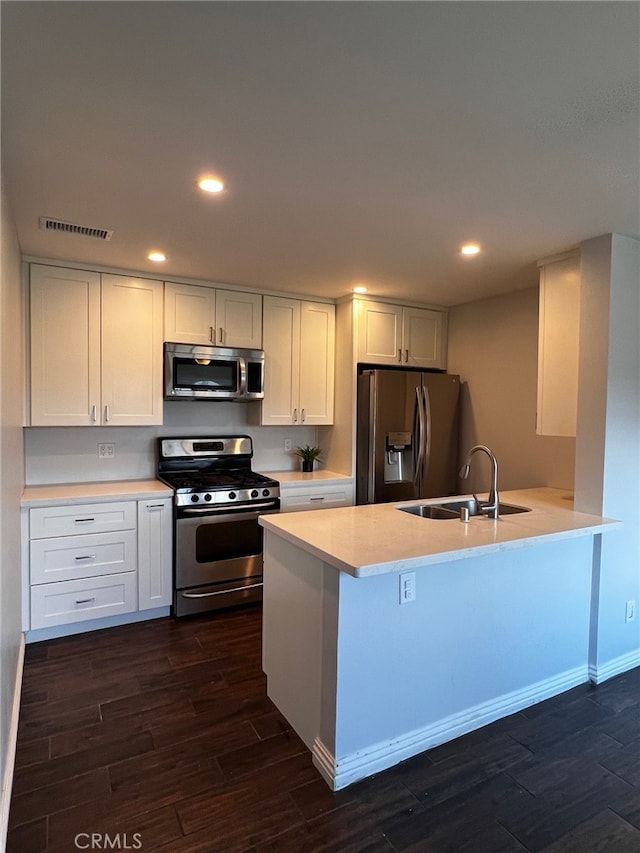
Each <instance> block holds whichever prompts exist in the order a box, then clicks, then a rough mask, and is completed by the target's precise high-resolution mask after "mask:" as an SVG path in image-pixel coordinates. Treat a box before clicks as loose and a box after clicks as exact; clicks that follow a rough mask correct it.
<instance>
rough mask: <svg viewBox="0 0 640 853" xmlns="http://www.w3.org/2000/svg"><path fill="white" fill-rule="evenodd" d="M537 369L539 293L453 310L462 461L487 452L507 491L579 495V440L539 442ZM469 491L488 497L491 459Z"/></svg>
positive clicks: (480, 464)
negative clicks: (540, 489)
mask: <svg viewBox="0 0 640 853" xmlns="http://www.w3.org/2000/svg"><path fill="white" fill-rule="evenodd" d="M537 364H538V288H537V287H534V288H528V289H526V290H519V291H516V292H514V293H508V294H505V295H503V296H495V297H492V298H490V299H482V300H478V301H476V302H468V303H466V304H464V305H459V306H456V307H454V308H451V309H450V313H449V363H448V372H449V373H459V374H460V376H461V379H462V382H463V383H464V384H463V388H462V424H463V427H462V435H461V442H460V445H461V455H462V457H464V455H465V454H466V452H467V450H468V449H469V448H470V447H472V446H473V445H474V444H486V445H488V446H489V447H490V448H491V450H493V452H494V453H495V454H496V456H497V458H498V462H499V486H500V487H501V488H503V489H516V488H527V487H533V486H553V487H556V488H561V489H570V490H573V483H574V454H575V439H573V438H556V437H550V436H540V435H536V396H537V369H538V368H537ZM481 459H482V461H481ZM474 468H475V470H476V471H477V472H478V471H479V473H480V476H479V477H478V476H475V477H474V473H473V469H474ZM483 468H484V470H483ZM468 483H469V485H466V484H464V486H463V489H464V491H468V490H471V489H473V488H476V489H478V490H479V491H480V492H485V491H487V490H488V488H489V486H488V467H487V465H486V463H485V461H484V457H477V456H476V459H475V460H474V465H473V466H472V473H471V476H470V479H469V481H468Z"/></svg>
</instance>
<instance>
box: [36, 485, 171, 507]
mask: <svg viewBox="0 0 640 853" xmlns="http://www.w3.org/2000/svg"><path fill="white" fill-rule="evenodd" d="M172 495H173V489H170V488H169V486H165V485H164V483H161V482H160V481H159V480H113V481H111V482H106V483H105V482H100V483H56V484H53V485H49V486H25V488H24V491H23V492H22V498H21V500H20V505H21V506H23V507H29V508H31V507H41V506H57V505H60V504H68V503H70V502H72V501H82V502H83V503H84V502H85V501H90V502H91V503H105V502H106V501H113V500H121V499H123V498H124V499H129V500H146V499H147V498H161V497H162V498H170V497H171V496H172Z"/></svg>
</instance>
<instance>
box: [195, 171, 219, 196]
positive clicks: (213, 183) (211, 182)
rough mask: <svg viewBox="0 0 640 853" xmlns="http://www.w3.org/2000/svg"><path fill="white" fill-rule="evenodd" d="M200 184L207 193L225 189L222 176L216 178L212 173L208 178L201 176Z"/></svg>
mask: <svg viewBox="0 0 640 853" xmlns="http://www.w3.org/2000/svg"><path fill="white" fill-rule="evenodd" d="M198 186H199V187H200V189H201V190H203V191H204V192H206V193H221V192H222V190H223V189H224V184H223V182H222V181H221V180H220V178H214V177H212V176H211V175H209V176H208V177H206V178H200V180H199V181H198Z"/></svg>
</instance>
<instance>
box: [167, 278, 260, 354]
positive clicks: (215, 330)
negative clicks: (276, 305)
mask: <svg viewBox="0 0 640 853" xmlns="http://www.w3.org/2000/svg"><path fill="white" fill-rule="evenodd" d="M164 339H165V340H166V341H174V342H175V343H182V344H215V345H217V346H229V347H243V348H244V347H246V348H249V349H260V348H261V347H262V296H261V295H260V294H259V293H244V292H242V291H234V290H217V289H216V288H213V287H204V286H202V287H201V286H199V285H191V284H174V283H172V282H165V286H164Z"/></svg>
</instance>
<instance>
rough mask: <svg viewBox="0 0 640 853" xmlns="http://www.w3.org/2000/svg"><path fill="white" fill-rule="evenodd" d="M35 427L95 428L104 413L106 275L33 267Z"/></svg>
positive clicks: (32, 316)
mask: <svg viewBox="0 0 640 853" xmlns="http://www.w3.org/2000/svg"><path fill="white" fill-rule="evenodd" d="M30 297H31V383H30V384H31V388H30V390H31V425H32V426H90V425H91V424H92V423H93V422H95V420H96V419H97V418H98V417H99V412H100V275H99V274H98V273H94V272H84V271H82V270H70V269H63V268H62V267H47V266H40V265H32V266H31V287H30Z"/></svg>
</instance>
